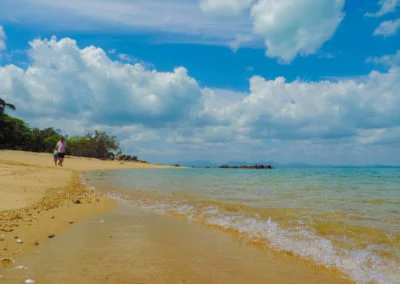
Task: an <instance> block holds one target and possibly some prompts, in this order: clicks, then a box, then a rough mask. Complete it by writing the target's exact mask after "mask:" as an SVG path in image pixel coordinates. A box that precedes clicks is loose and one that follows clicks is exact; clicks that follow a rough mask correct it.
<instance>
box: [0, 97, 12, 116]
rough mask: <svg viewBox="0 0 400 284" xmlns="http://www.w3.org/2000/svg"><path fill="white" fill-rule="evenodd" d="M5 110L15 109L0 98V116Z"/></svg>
mask: <svg viewBox="0 0 400 284" xmlns="http://www.w3.org/2000/svg"><path fill="white" fill-rule="evenodd" d="M6 108H9V109H11V110H15V109H16V108H15V106H14V105H13V104H9V103H6V101H5V100H3V99H2V98H0V114H1V113H3V112H4V111H5V110H6Z"/></svg>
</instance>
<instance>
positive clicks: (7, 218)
mask: <svg viewBox="0 0 400 284" xmlns="http://www.w3.org/2000/svg"><path fill="white" fill-rule="evenodd" d="M135 168H166V166H156V165H151V164H144V163H134V162H124V163H121V162H117V161H101V160H97V159H90V158H80V157H67V158H66V160H65V163H64V166H63V167H54V164H52V155H51V154H46V153H32V152H23V151H9V150H6V151H0V184H1V188H0V260H1V259H3V261H2V262H4V264H6V263H7V262H8V261H7V259H14V258H16V257H20V256H23V255H24V254H26V253H29V252H30V251H32V250H34V249H38V248H40V246H41V244H43V243H45V242H47V241H50V239H51V238H54V237H57V234H60V233H62V232H64V231H66V230H67V229H68V228H69V227H70V226H72V225H73V224H75V223H76V222H78V221H80V220H84V219H87V218H89V217H91V216H94V215H97V214H101V213H105V212H109V211H111V210H113V209H115V208H116V207H117V203H116V201H115V200H112V199H110V198H108V197H107V196H104V195H102V194H100V193H98V192H96V191H93V190H92V189H90V188H89V187H88V186H86V185H84V184H83V183H82V181H81V178H80V175H81V174H82V173H84V172H87V171H96V170H113V169H135ZM78 200H79V201H78ZM53 235H54V236H53ZM3 266H4V265H3ZM1 267H2V263H1V262H0V268H1Z"/></svg>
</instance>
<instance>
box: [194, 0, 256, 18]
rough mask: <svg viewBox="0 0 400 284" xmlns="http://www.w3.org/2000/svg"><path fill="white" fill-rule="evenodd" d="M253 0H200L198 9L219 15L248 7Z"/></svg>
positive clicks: (234, 12) (236, 11) (235, 12)
mask: <svg viewBox="0 0 400 284" xmlns="http://www.w3.org/2000/svg"><path fill="white" fill-rule="evenodd" d="M253 2H254V0H200V9H201V10H203V11H204V12H208V13H214V14H219V15H221V14H222V15H226V14H232V13H233V14H237V13H239V12H241V11H242V10H244V9H247V8H249V7H250V5H251V4H252V3H253Z"/></svg>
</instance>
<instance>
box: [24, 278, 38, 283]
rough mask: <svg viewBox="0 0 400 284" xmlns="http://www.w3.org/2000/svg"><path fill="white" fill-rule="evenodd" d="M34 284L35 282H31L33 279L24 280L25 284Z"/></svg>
mask: <svg viewBox="0 0 400 284" xmlns="http://www.w3.org/2000/svg"><path fill="white" fill-rule="evenodd" d="M35 283H36V281H35V280H33V279H26V280H25V284H35Z"/></svg>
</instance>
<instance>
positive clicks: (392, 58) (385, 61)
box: [366, 50, 400, 67]
mask: <svg viewBox="0 0 400 284" xmlns="http://www.w3.org/2000/svg"><path fill="white" fill-rule="evenodd" d="M366 62H367V63H375V64H380V65H384V66H389V67H390V66H394V65H400V50H397V52H396V54H394V55H384V56H381V57H368V58H367V60H366Z"/></svg>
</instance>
